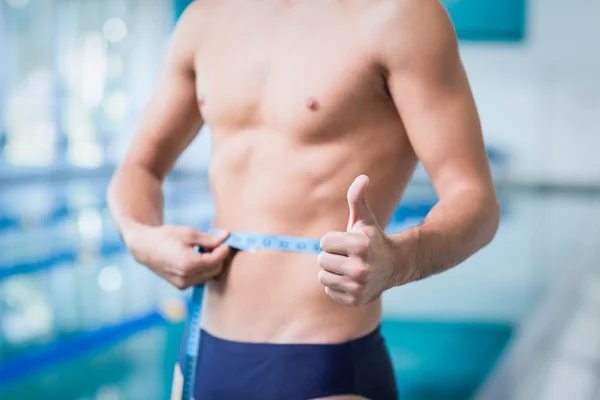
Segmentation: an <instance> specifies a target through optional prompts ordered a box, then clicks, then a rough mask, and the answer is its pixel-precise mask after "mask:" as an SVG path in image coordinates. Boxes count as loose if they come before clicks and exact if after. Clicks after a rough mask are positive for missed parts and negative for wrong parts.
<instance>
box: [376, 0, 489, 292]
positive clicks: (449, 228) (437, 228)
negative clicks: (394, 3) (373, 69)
mask: <svg viewBox="0 0 600 400" xmlns="http://www.w3.org/2000/svg"><path fill="white" fill-rule="evenodd" d="M415 3H419V2H415ZM427 3H429V4H427ZM432 3H433V2H431V1H425V2H422V3H421V4H419V5H415V7H417V8H419V7H420V8H421V10H415V15H419V16H420V17H421V18H419V19H420V21H418V22H416V24H418V25H415V27H414V29H407V27H406V26H405V27H404V28H403V29H402V31H403V32H407V31H410V32H411V36H413V35H414V36H413V37H404V38H399V40H402V43H401V44H399V45H397V46H395V45H394V44H393V42H390V43H391V45H390V46H389V47H388V48H387V49H384V51H383V54H382V59H383V65H384V69H385V71H386V78H387V83H388V88H389V91H390V93H391V96H392V98H393V101H394V104H395V105H396V107H397V109H398V112H399V114H400V116H401V118H402V120H403V122H404V126H405V128H406V132H407V135H408V138H409V140H410V143H411V145H412V147H413V149H414V151H415V153H416V155H417V157H418V159H419V160H420V161H421V163H422V164H423V166H424V167H425V170H426V171H427V173H428V175H429V177H430V178H431V181H432V183H433V186H434V188H435V190H436V193H437V194H438V197H439V202H438V203H437V204H436V205H435V207H433V209H432V210H431V211H430V213H429V214H428V215H427V217H426V218H425V220H424V221H423V223H422V224H420V225H419V226H417V227H414V228H412V229H408V230H407V231H404V232H401V233H398V234H396V235H391V236H389V239H390V240H391V241H392V242H393V244H394V247H395V248H396V250H397V251H398V254H399V260H402V261H401V262H400V263H399V264H398V270H397V274H396V275H395V276H394V278H393V281H392V282H391V285H392V286H398V285H402V284H405V283H408V282H411V281H414V280H419V279H423V278H426V277H428V276H431V275H434V274H437V273H440V272H443V271H445V270H447V269H449V268H452V267H454V266H455V265H457V264H459V263H460V262H462V261H464V260H465V259H467V258H468V257H470V256H471V255H473V254H474V253H475V252H476V251H478V250H479V249H481V248H482V247H484V246H485V245H487V244H488V243H489V242H490V241H491V240H492V238H493V237H494V235H495V232H496V230H497V227H498V223H499V214H500V212H499V206H498V202H497V198H496V194H495V190H494V187H493V182H492V178H491V174H490V170H489V165H488V160H487V156H486V151H485V146H484V143H483V138H482V133H481V125H480V121H479V116H478V113H477V109H476V106H475V102H474V100H473V95H472V92H471V88H470V85H469V82H468V79H467V76H466V73H465V70H464V67H463V65H462V62H461V60H460V56H459V51H458V43H457V39H456V33H455V31H454V28H453V26H452V23H451V22H450V19H449V17H448V15H447V13H446V12H445V10H444V9H443V7H442V6H441V5H439V6H433V7H432V6H431V4H432ZM436 3H437V2H436ZM407 24H410V21H407ZM391 34H393V32H391Z"/></svg>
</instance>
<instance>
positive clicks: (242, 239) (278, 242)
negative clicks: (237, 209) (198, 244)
mask: <svg viewBox="0 0 600 400" xmlns="http://www.w3.org/2000/svg"><path fill="white" fill-rule="evenodd" d="M225 243H226V244H227V245H228V246H229V247H231V248H233V249H236V250H241V251H249V252H253V251H255V250H258V249H261V250H277V251H285V252H290V253H304V254H318V253H320V252H321V245H320V241H319V240H318V239H310V238H301V237H295V236H277V235H265V234H260V233H245V232H234V233H231V234H230V235H229V237H228V238H227V239H226V240H225ZM199 251H202V249H200V250H199ZM202 292H203V286H195V287H194V288H193V289H192V302H191V304H190V310H189V316H190V322H189V329H188V339H187V343H186V352H185V362H184V365H182V366H181V368H182V369H183V390H182V392H181V399H182V400H191V399H192V397H193V394H194V384H195V380H196V379H195V378H196V367H197V365H198V353H199V350H200V311H201V309H202Z"/></svg>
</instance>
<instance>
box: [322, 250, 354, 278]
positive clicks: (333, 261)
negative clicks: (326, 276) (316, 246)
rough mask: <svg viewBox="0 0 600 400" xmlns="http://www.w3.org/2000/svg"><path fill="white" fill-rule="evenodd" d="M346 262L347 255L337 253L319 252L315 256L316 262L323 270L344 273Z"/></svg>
mask: <svg viewBox="0 0 600 400" xmlns="http://www.w3.org/2000/svg"><path fill="white" fill-rule="evenodd" d="M347 262H348V257H346V256H341V255H339V254H332V253H326V252H321V253H319V256H318V257H317V264H318V265H319V267H321V268H322V269H324V270H325V271H328V272H331V273H334V274H338V275H345V272H346V271H345V270H346V268H345V264H346V263H347Z"/></svg>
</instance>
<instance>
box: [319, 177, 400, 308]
mask: <svg viewBox="0 0 600 400" xmlns="http://www.w3.org/2000/svg"><path fill="white" fill-rule="evenodd" d="M368 185H369V178H368V177H367V176H366V175H361V176H359V177H358V178H356V179H355V180H354V182H353V183H352V185H350V188H349V189H348V206H349V208H350V217H349V219H348V228H347V231H346V232H329V233H327V234H326V235H325V236H323V237H322V238H321V248H322V249H323V252H322V253H320V254H319V257H318V264H319V267H320V268H321V269H320V271H319V276H318V278H319V282H320V283H321V284H322V285H323V286H325V293H327V295H328V296H329V297H331V298H332V299H334V300H336V301H338V302H340V303H342V304H345V305H347V306H361V305H365V304H367V303H370V302H372V301H374V300H376V299H377V298H379V296H381V293H382V292H383V291H384V290H386V289H388V288H390V287H392V284H391V281H392V277H393V275H394V268H395V257H396V256H395V253H396V252H395V251H394V247H393V243H392V241H391V240H390V239H389V238H388V237H387V236H386V234H385V233H384V232H383V230H382V229H381V227H380V226H379V224H378V223H377V220H376V219H375V216H374V215H373V213H372V212H371V209H370V208H369V205H368V204H367V199H366V193H367V186H368Z"/></svg>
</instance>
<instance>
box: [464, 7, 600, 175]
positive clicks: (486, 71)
mask: <svg viewBox="0 0 600 400" xmlns="http://www.w3.org/2000/svg"><path fill="white" fill-rule="evenodd" d="M527 18H528V22H527V24H528V27H527V29H528V32H527V39H526V41H525V42H524V43H522V44H511V45H507V44H488V43H486V44H474V43H463V44H462V57H463V61H464V64H465V67H466V69H467V72H468V74H469V78H470V80H471V84H472V86H473V90H474V93H475V97H476V100H477V103H478V106H479V110H480V113H481V117H482V123H483V127H484V131H485V136H486V139H487V141H488V142H489V143H490V144H494V145H497V146H498V147H500V148H503V149H505V150H506V151H507V152H508V153H509V156H510V157H511V161H510V162H511V165H510V169H509V179H512V180H513V181H518V182H523V183H529V182H549V183H578V184H599V183H600V157H599V156H598V154H599V151H600V128H599V127H598V126H599V124H600V121H599V120H600V1H598V0H569V1H565V0H529V5H528V10H527Z"/></svg>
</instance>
